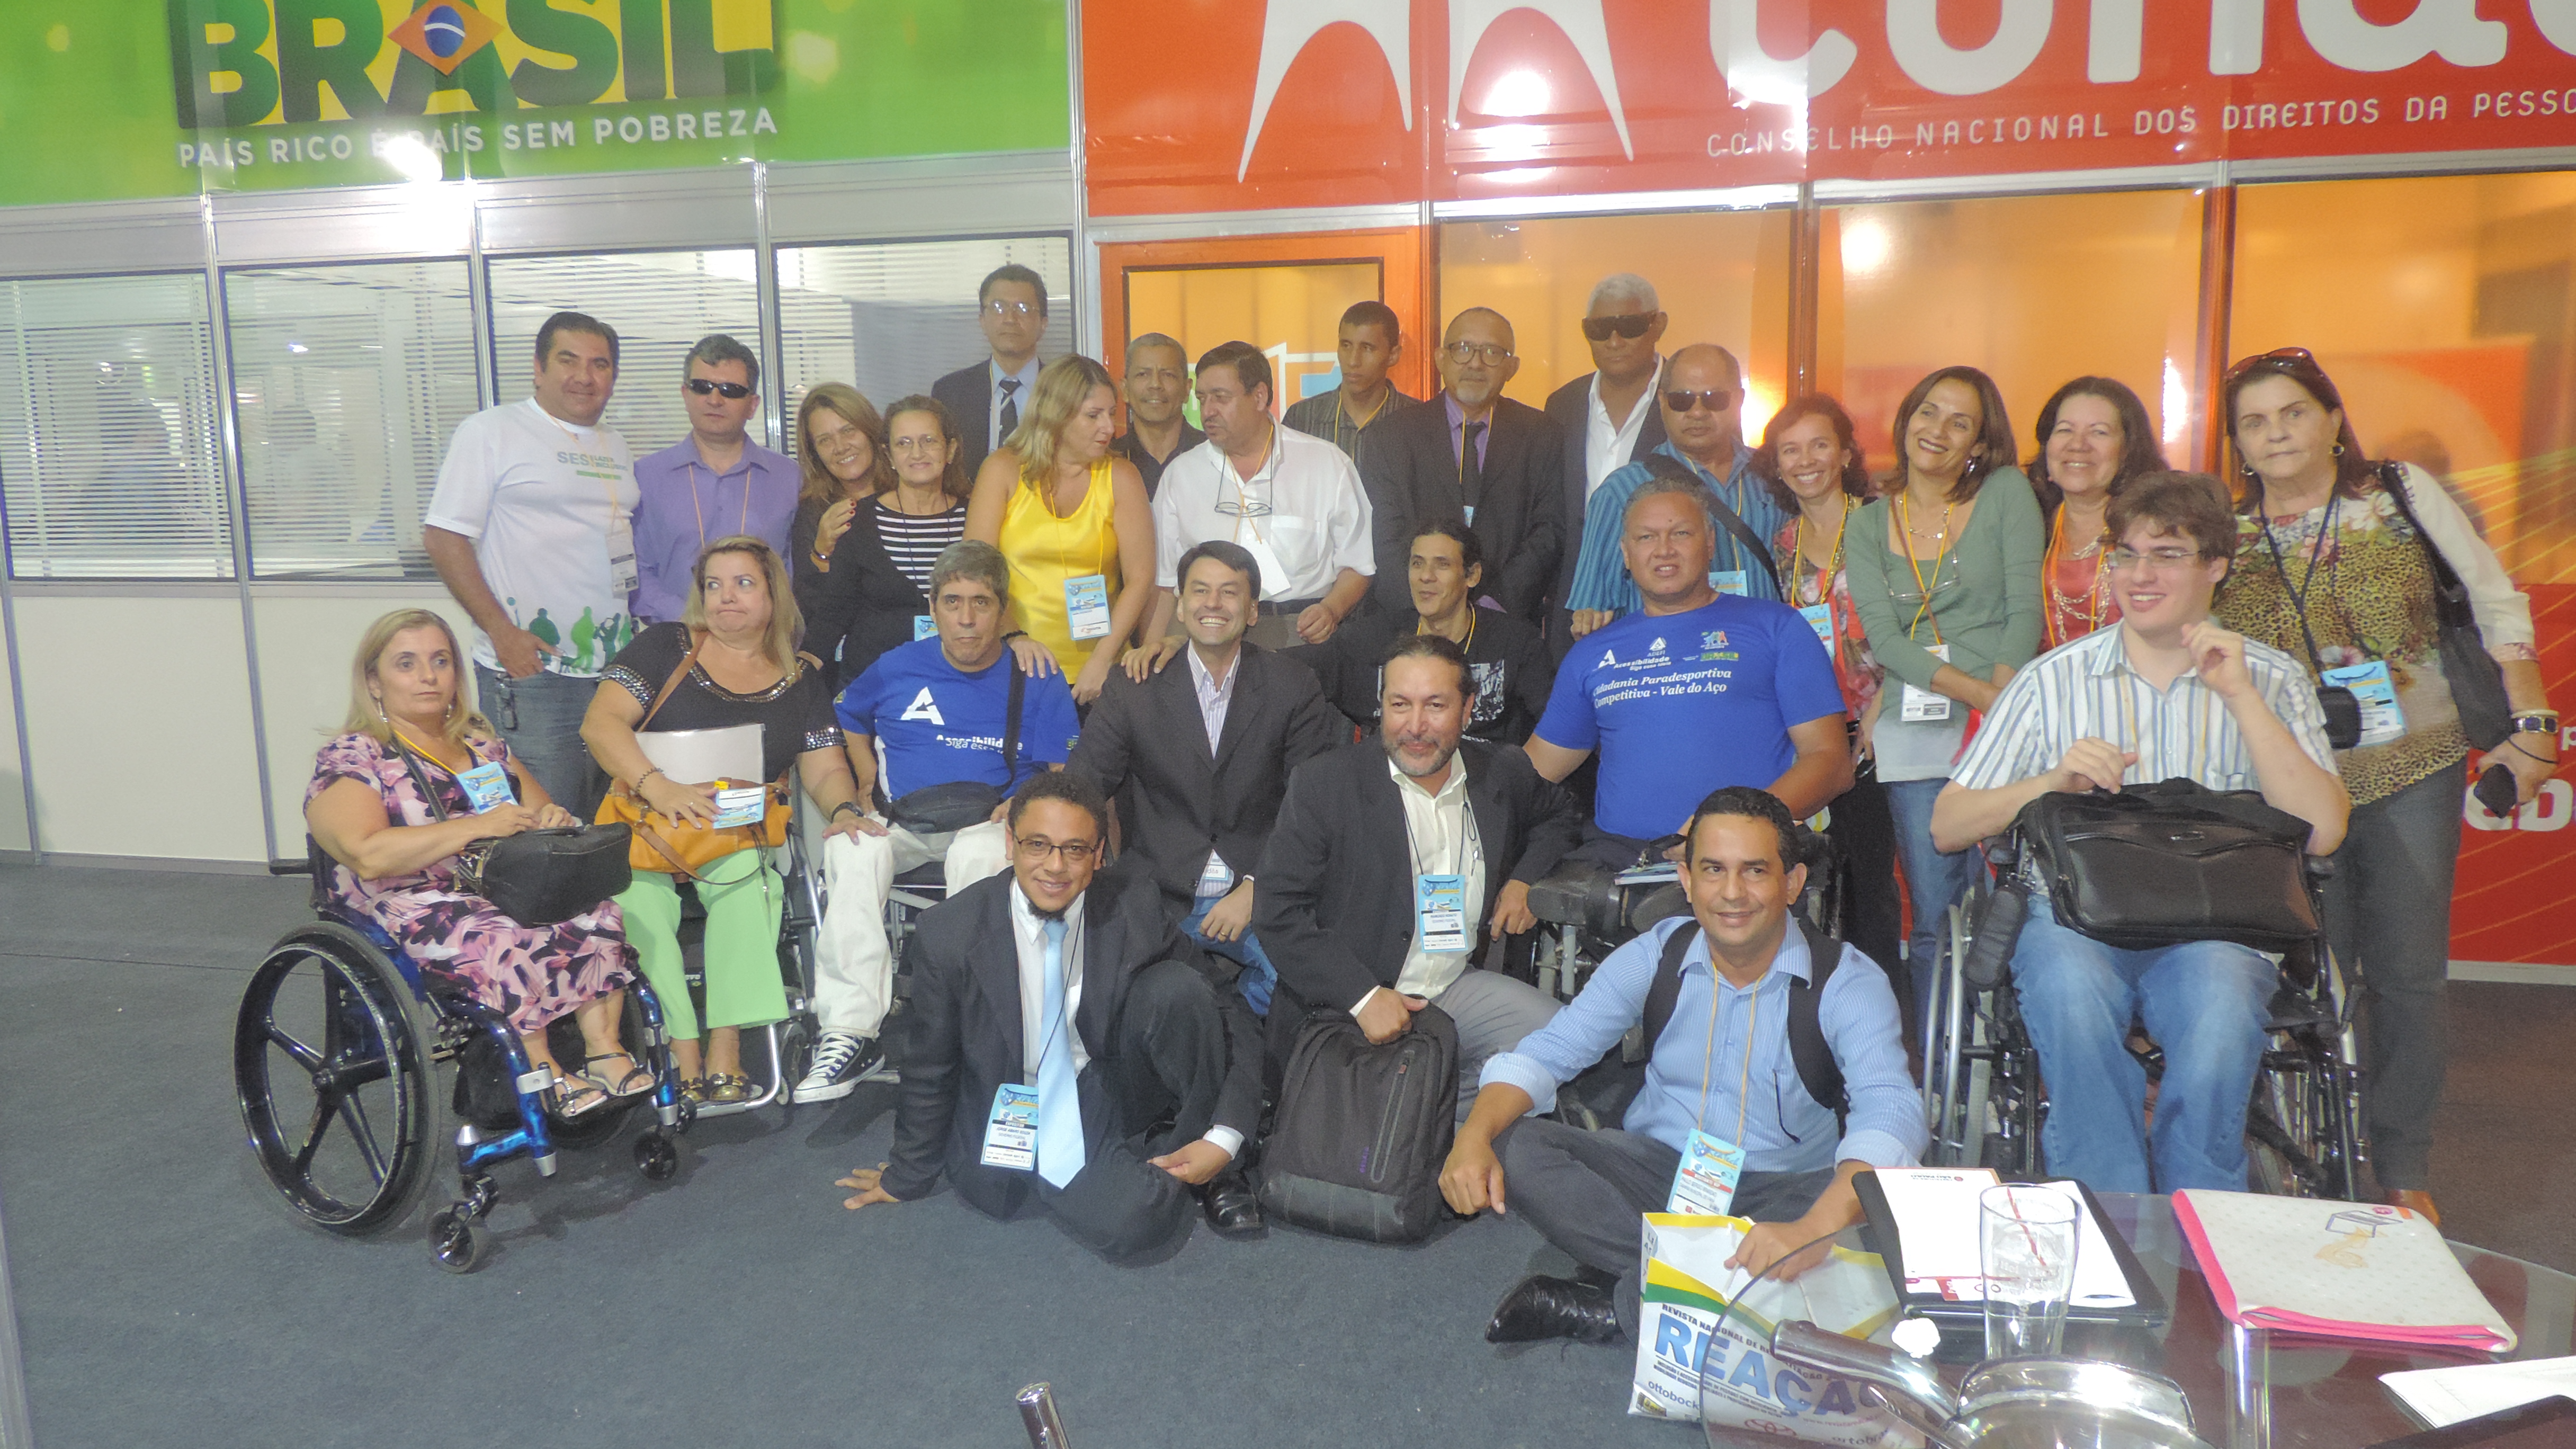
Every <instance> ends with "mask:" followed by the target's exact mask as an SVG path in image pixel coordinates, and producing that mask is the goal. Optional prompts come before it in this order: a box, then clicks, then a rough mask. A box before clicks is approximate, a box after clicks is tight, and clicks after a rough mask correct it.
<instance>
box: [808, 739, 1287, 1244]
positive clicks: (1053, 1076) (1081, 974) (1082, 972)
mask: <svg viewBox="0 0 2576 1449" xmlns="http://www.w3.org/2000/svg"><path fill="white" fill-rule="evenodd" d="M1007 823H1008V826H1009V829H1010V839H1011V869H1010V870H1009V871H1008V872H1006V873H1003V874H1000V875H994V876H989V877H987V878H985V879H983V880H980V881H977V882H976V883H975V884H974V885H972V886H969V887H967V888H966V889H965V890H964V891H961V892H959V893H958V894H956V895H953V896H950V897H949V898H948V899H947V900H945V901H943V902H941V903H940V904H938V905H936V906H933V907H931V908H930V909H929V910H928V911H925V912H924V913H922V917H921V924H920V927H919V929H918V931H917V932H916V934H915V935H914V937H913V944H912V946H911V948H910V949H909V950H908V951H907V952H906V959H907V960H909V961H910V962H911V963H912V973H913V986H912V1002H911V1005H910V1008H909V1013H908V1014H909V1015H910V1017H911V1020H912V1027H911V1030H910V1033H909V1035H908V1037H907V1041H908V1044H909V1045H908V1049H907V1051H906V1053H905V1056H904V1064H903V1096H902V1100H901V1103H900V1105H898V1106H897V1107H896V1109H895V1119H894V1147H893V1150H892V1151H890V1152H889V1153H888V1154H887V1160H886V1161H884V1162H880V1163H878V1164H877V1165H876V1166H874V1167H862V1168H857V1169H854V1170H853V1171H851V1173H850V1174H849V1175H848V1176H846V1177H843V1178H842V1179H840V1184H839V1185H840V1186H842V1187H846V1188H849V1189H850V1190H851V1193H850V1196H849V1197H848V1198H846V1199H844V1201H843V1205H844V1206H846V1207H850V1208H864V1207H869V1206H872V1205H874V1204H878V1203H892V1202H910V1201H913V1200H914V1199H917V1198H922V1197H926V1196H928V1195H929V1194H930V1191H931V1189H932V1188H933V1187H934V1186H936V1185H937V1183H938V1181H939V1178H940V1176H941V1175H942V1174H945V1175H946V1176H947V1178H948V1180H949V1182H950V1183H951V1184H952V1185H953V1186H955V1187H956V1189H957V1195H958V1196H959V1197H961V1198H964V1199H965V1200H966V1201H967V1202H968V1203H969V1204H971V1205H972V1206H973V1207H975V1208H976V1209H977V1210H979V1211H982V1212H985V1213H989V1214H991V1215H992V1216H994V1217H997V1218H1005V1219H1007V1218H1015V1217H1018V1216H1020V1215H1022V1214H1023V1213H1026V1212H1028V1211H1030V1210H1031V1209H1036V1210H1038V1211H1042V1212H1044V1213H1045V1214H1046V1215H1047V1216H1049V1217H1052V1218H1054V1219H1055V1220H1056V1223H1057V1224H1058V1225H1059V1226H1061V1227H1062V1228H1063V1229H1064V1230H1065V1232H1066V1233H1067V1234H1069V1235H1070V1236H1071V1237H1072V1238H1073V1239H1074V1241H1076V1242H1078V1243H1081V1244H1082V1245H1083V1246H1085V1247H1087V1248H1090V1249H1091V1250H1093V1251H1094V1252H1097V1253H1100V1254H1102V1255H1103V1256H1105V1257H1108V1258H1110V1259H1112V1260H1120V1259H1129V1258H1134V1257H1137V1256H1139V1255H1142V1254H1146V1253H1150V1252H1152V1251H1154V1250H1156V1249H1158V1248H1163V1247H1167V1246H1169V1245H1170V1244H1172V1243H1173V1242H1174V1240H1176V1239H1178V1238H1179V1237H1181V1236H1182V1235H1184V1234H1186V1233H1187V1232H1188V1231H1189V1222H1190V1199H1191V1195H1192V1191H1193V1189H1194V1188H1196V1187H1197V1185H1199V1184H1201V1183H1204V1182H1206V1181H1207V1180H1208V1179H1209V1178H1211V1177H1213V1176H1215V1175H1216V1174H1217V1173H1218V1171H1220V1170H1221V1169H1223V1168H1224V1167H1225V1165H1226V1164H1227V1163H1228V1162H1230V1161H1232V1160H1233V1158H1234V1154H1235V1153H1236V1152H1237V1151H1239V1150H1240V1149H1241V1147H1242V1145H1243V1139H1244V1138H1245V1137H1246V1136H1247V1135H1249V1134H1250V1133H1251V1131H1252V1130H1253V1128H1254V1127H1255V1126H1257V1125H1258V1122H1259V1118H1260V1113H1261V1060H1260V1044H1259V1042H1258V1040H1257V1039H1256V1038H1255V1037H1254V1036H1253V1035H1252V1034H1251V1029H1252V1019H1251V1016H1250V1014H1249V1013H1248V1012H1244V1011H1242V1010H1240V1003H1239V1002H1238V1003H1237V1004H1236V1006H1235V1007H1231V1008H1229V1007H1226V1006H1221V1005H1220V1004H1219V1001H1218V993H1217V990H1216V988H1215V986H1214V985H1212V984H1211V981H1210V977H1209V975H1208V974H1207V973H1208V971H1209V969H1210V968H1209V965H1208V962H1207V960H1206V958H1204V957H1203V956H1201V955H1200V954H1199V952H1198V949H1197V948H1196V947H1194V946H1192V945H1191V944H1190V943H1189V941H1188V939H1187V938H1185V937H1184V936H1182V935H1181V934H1180V932H1179V931H1178V930H1177V929H1176V928H1175V927H1174V926H1173V925H1172V923H1171V922H1170V921H1169V920H1168V919H1166V918H1165V916H1164V914H1163V905H1162V902H1161V901H1160V900H1159V899H1157V897H1156V892H1155V890H1154V888H1153V886H1152V885H1151V884H1150V883H1147V882H1141V881H1123V882H1122V881H1120V880H1119V879H1117V877H1116V876H1115V875H1110V874H1098V873H1097V872H1098V871H1099V867H1100V863H1101V854H1102V852H1103V850H1104V849H1105V848H1106V845H1107V842H1108V837H1109V802H1108V801H1107V800H1106V799H1105V798H1103V797H1102V795H1101V793H1100V791H1099V789H1098V788H1097V787H1095V786H1094V785H1093V784H1092V783H1091V782H1090V781H1089V780H1088V779H1086V778H1084V777H1083V776H1081V775H1077V774H1071V773H1054V772H1051V773H1047V774H1041V775H1038V776H1036V777H1034V778H1032V779H1030V780H1029V781H1028V782H1027V783H1026V784H1023V785H1021V786H1020V788H1019V789H1018V791H1017V792H1016V793H1014V794H1013V795H1012V796H1011V801H1010V805H1009V809H1008V815H1007Z"/></svg>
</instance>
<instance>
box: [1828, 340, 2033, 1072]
mask: <svg viewBox="0 0 2576 1449" xmlns="http://www.w3.org/2000/svg"><path fill="white" fill-rule="evenodd" d="M1895 434H1896V440H1897V459H1898V461H1897V472H1896V473H1895V474H1893V475H1891V476H1890V477H1888V478H1887V479H1886V480H1885V482H1884V483H1883V484H1882V485H1881V490H1880V491H1881V493H1882V495H1883V496H1882V497H1880V498H1879V499H1878V500H1877V501H1875V502H1873V503H1871V504H1870V505H1869V506H1867V507H1865V508H1863V509H1862V510H1861V511H1860V513H1859V514H1858V516H1856V517H1855V518H1853V520H1852V530H1851V538H1852V541H1851V544H1850V547H1849V548H1848V550H1847V551H1846V553H1845V555H1844V566H1845V567H1846V568H1847V569H1848V570H1849V573H1850V578H1851V593H1852V607H1853V608H1854V609H1856V610H1858V611H1859V613H1860V618H1861V624H1862V627H1863V628H1864V629H1865V630H1867V632H1868V635H1869V641H1870V647H1871V649H1872V650H1873V651H1875V652H1876V654H1877V656H1878V662H1879V663H1880V664H1881V665H1882V666H1884V667H1885V668H1886V670H1887V677H1888V685H1889V686H1890V687H1888V688H1885V689H1882V690H1881V691H1880V692H1879V696H1878V701H1877V705H1876V708H1875V709H1874V710H1873V711H1872V716H1871V718H1869V719H1867V720H1864V721H1862V725H1861V729H1862V739H1863V741H1864V743H1865V745H1866V747H1867V748H1868V749H1869V750H1870V751H1871V752H1872V753H1873V754H1875V755H1876V756H1877V758H1878V777H1879V779H1880V781H1882V782H1883V783H1884V784H1885V785H1886V787H1887V800H1888V807H1889V810H1890V813H1891V814H1893V815H1894V816H1895V818H1896V852H1897V855H1898V857H1899V859H1901V860H1902V861H1903V862H1904V865H1905V888H1906V892H1907V894H1908V896H1909V897H1910V898H1911V899H1912V902H1913V906H1914V929H1913V931H1912V932H1911V933H1910V934H1908V936H1907V937H1906V955H1907V957H1908V960H1909V964H1910V966H1911V968H1912V969H1911V971H1910V973H1909V974H1910V975H1911V977H1912V980H1913V987H1914V1004H1913V1011H1914V1014H1915V1020H1916V1022H1917V1023H1918V1024H1919V1023H1920V1021H1921V1020H1922V1017H1923V1015H1924V1014H1925V1013H1926V1012H1928V1010H1929V1009H1930V1004H1931V993H1932V953H1933V944H1934V942H1935V941H1936V940H1938V939H1939V937H1940V935H1941V932H1942V931H1943V929H1944V915H1945V913H1946V912H1947V910H1948V909H1949V907H1950V905H1951V904H1952V903H1953V902H1955V901H1957V900H1958V899H1959V898H1960V897H1961V896H1964V895H1965V894H1967V891H1968V887H1969V886H1970V885H1971V884H1972V883H1973V882H1974V881H1975V879H1976V871H1977V870H1978V868H1979V866H1980V865H1981V863H1982V858H1981V857H1980V856H1979V855H1978V853H1977V852H1976V851H1974V850H1963V851H1959V852H1957V853H1956V854H1944V853H1943V852H1941V851H1939V850H1937V849H1935V848H1933V845H1932V800H1933V797H1935V796H1937V795H1939V794H1940V793H1941V787H1942V786H1943V785H1944V784H1946V783H1948V781H1949V778H1950V766H1951V764H1952V762H1953V761H1955V760H1957V759H1958V757H1959V752H1960V750H1961V748H1962V747H1963V746H1964V745H1965V743H1966V740H1967V733H1968V721H1969V716H1970V714H1971V713H1973V712H1977V711H1982V710H1986V709H1989V708H1991V707H1992V706H1993V705H1994V702H1995V696H1996V695H1997V694H1999V693H2001V692H2002V691H2003V686H2004V682H2005V681H2006V680H2009V679H2011V678H2012V675H2013V671H2014V670H2016V669H2019V668H2020V667H2021V666H2022V665H2024V664H2027V663H2029V662H2030V659H2031V656H2032V655H2034V654H2036V653H2038V652H2039V630H2040V596H2039V568H2040V554H2041V553H2042V552H2043V551H2044V549H2045V547H2046V544H2047V530H2046V528H2045V526H2044V525H2043V524H2042V523H2041V521H2040V515H2039V501H2038V499H2037V498H2036V497H2035V496H2033V494H2032V492H2031V487H2030V480H2029V479H2028V478H2025V477H2024V476H2022V471H2021V469H2020V468H2019V467H2018V466H2016V465H2017V464H2018V463H2019V462H2020V454H2019V452H2018V451H2017V450H2016V447H2015V445H2014V442H2013V430H2012V423H2011V421H2010V419H2008V418H2006V417H2005V415H2004V400H2003V394H2002V393H2000V392H1998V391H1997V390H1996V388H1995V383H1994V379H1992V378H1990V377H1988V376H1986V375H1985V374H1984V373H1982V372H1980V371H1978V370H1977V369H1975V368H1973V367H1945V368H1942V369H1941V370H1940V371H1938V372H1935V373H1933V374H1932V375H1931V376H1929V377H1927V378H1925V379H1923V380H1922V381H1921V382H1918V383H1916V384H1915V385H1914V390H1913V391H1912V392H1909V393H1907V394H1906V395H1905V402H1904V404H1903V405H1902V406H1900V407H1899V408H1898V409H1897V410H1896V428H1895Z"/></svg>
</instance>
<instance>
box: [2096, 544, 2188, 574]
mask: <svg viewBox="0 0 2576 1449" xmlns="http://www.w3.org/2000/svg"><path fill="white" fill-rule="evenodd" d="M2207 556H2208V555H2206V554H2204V553H2203V552H2201V551H2200V550H2199V549H2196V548H2151V549H2148V550H2147V551H2146V552H2145V553H2139V552H2138V551H2137V550H2135V549H2127V548H2115V549H2113V550H2111V557H2110V564H2111V567H2112V568H2113V569H2115V570H2119V571H2122V572H2128V571H2134V570H2137V569H2142V568H2145V567H2147V566H2148V565H2150V564H2152V565H2154V566H2155V569H2156V571H2157V572H2159V573H2161V572H2163V571H2164V570H2166V569H2176V568H2181V567H2182V566H2183V565H2184V564H2187V563H2191V562H2192V561H2194V560H2196V559H2201V558H2206V557H2207Z"/></svg>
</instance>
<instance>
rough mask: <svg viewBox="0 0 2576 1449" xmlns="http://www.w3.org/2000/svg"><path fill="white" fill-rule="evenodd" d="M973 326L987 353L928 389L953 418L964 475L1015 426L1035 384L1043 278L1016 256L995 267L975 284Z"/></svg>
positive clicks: (1043, 314)
mask: <svg viewBox="0 0 2576 1449" xmlns="http://www.w3.org/2000/svg"><path fill="white" fill-rule="evenodd" d="M975 326H976V328H977V329H978V330H980V331H981V332H982V333H983V334H984V344H985V346H987V347H989V348H991V349H992V354H993V355H992V356H990V357H988V358H986V359H985V360H983V361H982V362H978V363H975V364H974V365H972V366H969V367H961V368H959V369H957V370H956V371H955V372H952V373H950V374H948V375H947V376H945V377H943V378H941V379H939V380H938V381H937V382H934V383H932V384H931V385H930V395H931V396H932V397H935V398H937V399H939V400H940V401H941V402H943V403H946V404H947V405H948V411H949V412H950V413H952V414H954V415H955V416H956V418H957V428H958V431H959V432H961V433H962V434H964V436H963V437H960V438H959V439H958V440H957V441H958V442H959V443H960V444H962V445H963V446H962V447H960V448H959V449H958V450H957V466H959V467H961V468H963V469H965V470H966V476H967V477H969V478H972V477H974V476H975V470H976V469H978V468H980V467H982V466H984V455H985V454H987V453H990V452H992V451H993V450H994V449H995V448H998V447H1000V446H1002V444H1003V443H1004V442H1006V441H1008V440H1009V439H1010V436H1011V434H1013V433H1015V432H1017V431H1019V427H1020V412H1021V410H1022V409H1024V408H1026V407H1027V406H1028V405H1029V396H1030V394H1031V393H1033V392H1035V391H1036V390H1037V385H1038V343H1039V342H1041V341H1042V340H1044V339H1045V337H1046V328H1047V292H1046V279H1045V278H1044V277H1041V276H1039V275H1038V274H1037V273H1035V272H1033V271H1030V270H1029V269H1028V268H1026V267H1024V266H1021V265H1020V264H1019V263H1018V262H1005V263H1003V264H1002V265H1001V266H998V267H995V268H994V269H993V270H992V271H991V272H990V273H989V274H987V275H986V276H985V278H984V284H983V285H982V286H980V287H978V288H976V289H975Z"/></svg>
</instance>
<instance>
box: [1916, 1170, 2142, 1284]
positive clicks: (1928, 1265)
mask: <svg viewBox="0 0 2576 1449" xmlns="http://www.w3.org/2000/svg"><path fill="white" fill-rule="evenodd" d="M1999 1182H2000V1179H1999V1178H1997V1177H1996V1176H1995V1174H1994V1172H1993V1171H1992V1170H1991V1169H1988V1168H1982V1167H1979V1168H1965V1169H1961V1168H1934V1167H1908V1168H1896V1167H1890V1168H1881V1169H1879V1170H1878V1187H1879V1191H1880V1192H1881V1193H1884V1194H1885V1195H1886V1197H1887V1207H1888V1211H1889V1212H1891V1213H1893V1214H1895V1216H1896V1233H1897V1237H1898V1239H1899V1241H1900V1242H1901V1243H1902V1245H1903V1247H1904V1252H1905V1279H1906V1290H1907V1291H1908V1292H1913V1293H1941V1294H1943V1295H1944V1296H1946V1297H1950V1298H1953V1299H1957V1300H1959V1301H1961V1302H1969V1303H1978V1302H1983V1301H1985V1296H1986V1286H1985V1284H1986V1280H1985V1265H1984V1263H1983V1261H1982V1260H1981V1258H1980V1255H1979V1253H1978V1244H1977V1232H1978V1208H1977V1196H1978V1194H1980V1193H1982V1192H1984V1191H1985V1190H1986V1189H1987V1188H1990V1187H1994V1186H1996V1185H1997V1184H1998V1183H1999ZM2022 1186H2024V1187H2032V1188H2041V1189H2045V1190H2047V1191H2050V1192H2054V1193H2057V1194H2059V1195H2061V1196H2063V1197H2065V1198H2066V1199H2067V1200H2069V1201H2071V1202H2073V1203H2074V1204H2075V1205H2076V1208H2077V1209H2078V1212H2077V1219H2076V1221H2077V1233H2078V1236H2079V1239H2080V1241H2079V1245H2078V1246H2077V1248H2076V1250H2075V1297H2074V1302H2075V1303H2076V1304H2077V1305H2079V1306H2082V1307H2088V1308H2128V1307H2131V1306H2134V1305H2135V1304H2136V1303H2137V1301H2138V1300H2137V1298H2136V1296H2135V1295H2133V1294H2132V1293H2130V1291H2129V1280H2128V1277H2127V1276H2126V1275H2125V1274H2123V1273H2122V1272H2121V1271H2120V1260H2119V1259H2118V1258H2117V1257H2116V1256H2114V1255H2113V1254H2112V1252H2111V1244H2110V1240H2109V1239H2108V1238H2107V1237H2106V1236H2105V1235H2104V1233H2103V1229H2102V1224H2101V1221H2100V1220H2099V1219H2097V1218H2095V1217H2094V1216H2093V1214H2092V1213H2091V1212H2089V1211H2085V1210H2084V1195H2083V1193H2082V1192H2080V1191H2078V1190H2077V1188H2076V1186H2075V1184H2073V1183H2071V1182H2043V1183H2025V1184H2022Z"/></svg>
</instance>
